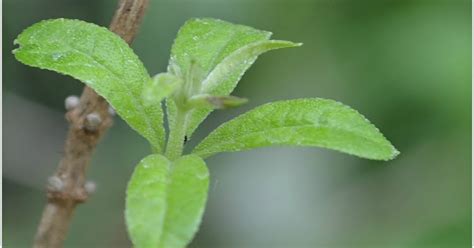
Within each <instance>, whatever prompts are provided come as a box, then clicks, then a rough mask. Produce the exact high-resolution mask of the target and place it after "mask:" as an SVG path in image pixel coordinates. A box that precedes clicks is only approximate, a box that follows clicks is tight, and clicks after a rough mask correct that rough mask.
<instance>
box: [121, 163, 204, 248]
mask: <svg viewBox="0 0 474 248" xmlns="http://www.w3.org/2000/svg"><path fill="white" fill-rule="evenodd" d="M208 186H209V172H208V170H207V167H206V164H205V163H204V161H203V160H202V159H201V158H200V157H198V156H196V155H188V156H184V157H181V158H179V159H178V160H176V161H174V162H171V161H169V160H168V159H167V158H166V157H164V156H162V155H159V154H154V155H150V156H148V157H146V158H144V159H143V160H142V161H141V162H140V163H139V164H138V166H137V167H136V169H135V171H134V173H133V175H132V178H131V179H130V182H129V185H128V189H127V198H126V210H125V217H126V222H127V227H128V232H129V234H130V237H131V239H132V242H133V244H134V246H135V247H136V248H182V247H185V246H186V245H187V244H188V243H189V242H190V241H191V239H192V238H193V236H194V234H195V233H196V231H197V230H198V227H199V224H200V223H201V219H202V214H203V212H204V208H205V204H206V199H207V192H208Z"/></svg>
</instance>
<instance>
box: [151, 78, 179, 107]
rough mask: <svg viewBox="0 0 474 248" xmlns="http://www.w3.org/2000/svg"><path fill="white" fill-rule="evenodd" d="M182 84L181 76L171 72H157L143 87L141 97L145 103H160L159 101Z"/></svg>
mask: <svg viewBox="0 0 474 248" xmlns="http://www.w3.org/2000/svg"><path fill="white" fill-rule="evenodd" d="M181 84H182V80H181V78H179V77H177V76H175V75H173V74H171V73H166V72H165V73H159V74H158V75H156V76H154V77H153V80H151V81H149V83H147V84H146V85H145V87H144V90H143V98H144V100H145V104H146V105H147V106H148V105H152V104H160V102H161V101H162V100H163V99H165V98H166V97H168V96H169V95H171V94H172V93H173V92H174V91H175V90H176V89H178V88H179V87H180V86H181Z"/></svg>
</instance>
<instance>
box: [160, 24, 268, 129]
mask: <svg viewBox="0 0 474 248" xmlns="http://www.w3.org/2000/svg"><path fill="white" fill-rule="evenodd" d="M270 36H271V33H270V32H267V31H261V30H257V29H254V28H251V27H247V26H242V25H236V24H232V23H229V22H225V21H221V20H216V19H210V18H205V19H192V20H189V21H187V22H186V23H185V24H184V25H183V27H181V29H180V31H179V33H178V36H177V38H176V40H175V42H174V44H173V47H172V49H171V59H170V65H169V67H168V71H169V72H171V73H174V74H176V75H178V76H181V77H185V73H186V72H188V71H189V67H190V65H191V61H194V62H195V63H197V64H198V65H199V67H200V68H202V70H203V71H204V73H202V78H200V81H204V80H206V77H207V75H209V74H210V73H211V71H213V69H214V68H221V69H218V70H219V71H222V68H223V67H225V68H226V69H227V70H226V71H225V72H226V75H225V77H224V78H219V79H222V81H220V82H217V83H216V84H215V85H214V87H213V89H212V90H211V91H210V92H202V93H210V94H212V95H228V94H230V93H231V92H232V90H233V89H234V87H235V85H236V84H237V82H238V81H239V80H240V78H241V77H242V75H243V74H244V72H245V71H246V70H247V69H248V68H249V67H250V66H251V65H252V64H253V62H254V61H255V60H256V58H257V56H258V54H259V53H258V54H257V53H248V52H242V54H241V55H239V58H240V59H241V61H234V62H233V64H232V66H221V67H216V66H217V65H218V64H219V63H221V62H223V61H224V60H225V59H226V58H227V57H229V56H230V55H231V54H235V53H236V51H237V50H238V49H241V48H243V47H245V46H246V45H249V44H252V43H255V42H258V41H266V40H268V39H269V38H270ZM234 57H235V56H234ZM211 74H212V73H211ZM219 85H220V86H219ZM167 106H168V111H169V116H170V121H171V123H173V120H172V119H173V118H174V116H175V112H176V105H175V103H174V102H172V101H168V102H167ZM211 111H212V108H200V109H196V110H193V111H192V112H191V113H190V114H189V115H190V117H188V122H187V131H186V134H187V136H188V137H190V136H191V135H192V133H193V132H194V130H195V129H196V128H197V126H198V125H199V124H200V123H201V122H202V121H203V120H204V119H205V118H206V116H207V115H208V114H209V113H210V112H211Z"/></svg>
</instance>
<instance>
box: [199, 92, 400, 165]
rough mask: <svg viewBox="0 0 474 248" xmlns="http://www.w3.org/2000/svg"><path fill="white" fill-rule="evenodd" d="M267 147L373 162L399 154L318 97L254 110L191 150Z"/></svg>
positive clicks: (349, 112)
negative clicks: (341, 154)
mask: <svg viewBox="0 0 474 248" xmlns="http://www.w3.org/2000/svg"><path fill="white" fill-rule="evenodd" d="M272 145H290V146H316V147H322V148H329V149H334V150H337V151H340V152H345V153H348V154H352V155H356V156H359V157H362V158H368V159H376V160H389V159H393V158H394V157H395V156H397V155H398V154H399V152H398V151H397V150H396V149H395V147H393V146H392V145H391V144H390V142H389V141H388V140H387V139H385V137H384V136H383V135H382V134H381V133H380V132H379V130H378V129H377V128H376V127H375V126H374V125H372V124H371V123H370V122H369V121H368V120H367V119H365V118H364V116H362V115H361V114H359V113H358V112H357V111H355V110H353V109H351V108H350V107H348V106H345V105H343V104H341V103H339V102H336V101H332V100H326V99H318V98H315V99H296V100H287V101H279V102H274V103H269V104H265V105H262V106H260V107H257V108H255V109H253V110H251V111H249V112H247V113H244V114H242V115H241V116H239V117H237V118H235V119H233V120H231V121H229V122H226V123H224V124H222V125H221V126H220V127H218V128H217V129H216V130H214V131H213V132H212V133H211V134H210V135H209V136H208V137H207V138H205V139H204V140H203V141H202V142H201V143H200V144H199V145H198V146H197V147H196V148H195V149H194V151H193V152H194V153H196V154H198V155H200V156H202V157H204V158H205V157H208V156H210V155H213V154H216V153H219V152H233V151H242V150H249V149H252V148H257V147H264V146H272Z"/></svg>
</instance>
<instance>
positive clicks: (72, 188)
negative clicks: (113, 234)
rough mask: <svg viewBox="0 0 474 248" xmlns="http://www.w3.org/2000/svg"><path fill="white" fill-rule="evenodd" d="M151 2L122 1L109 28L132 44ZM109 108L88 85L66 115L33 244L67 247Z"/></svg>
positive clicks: (108, 122)
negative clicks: (90, 126)
mask: <svg viewBox="0 0 474 248" xmlns="http://www.w3.org/2000/svg"><path fill="white" fill-rule="evenodd" d="M148 1H149V0H120V1H119V4H118V7H117V10H116V12H115V15H114V17H113V19H112V22H111V24H110V27H109V29H110V30H111V31H113V32H115V33H117V34H118V35H120V37H122V38H123V39H124V40H125V41H126V42H127V43H129V44H130V43H131V42H132V41H133V38H134V37H135V35H136V33H137V31H138V27H139V25H140V23H141V20H142V19H143V15H144V13H145V10H146V8H147V7H148ZM108 107H109V106H108V103H107V102H106V101H105V100H104V99H103V98H102V97H100V96H99V95H97V93H95V92H94V91H93V90H92V89H91V88H89V87H85V88H84V91H83V93H82V95H81V98H80V103H79V106H77V107H75V108H74V109H72V110H70V111H69V112H68V113H67V114H66V119H67V120H68V121H69V122H70V126H69V131H68V135H67V138H66V142H65V145H64V155H63V157H62V158H61V161H60V162H59V166H58V169H57V170H56V172H55V174H54V175H53V176H52V177H50V179H49V180H48V187H47V197H48V203H47V205H46V207H45V209H44V211H43V215H42V217H41V221H40V223H39V225H38V230H37V233H36V236H35V240H34V244H33V247H35V248H59V247H63V243H64V240H65V238H66V234H67V231H68V227H69V224H70V222H71V218H72V216H73V213H74V209H75V207H76V205H77V204H79V203H82V202H84V201H85V200H86V199H87V197H88V192H87V191H86V190H85V188H84V184H85V182H86V176H85V173H86V169H87V167H88V165H89V162H90V160H91V157H92V154H93V152H94V149H95V147H96V145H97V144H98V143H99V140H100V138H102V137H103V136H104V134H105V133H106V131H107V129H108V128H109V127H110V126H111V125H112V117H111V116H110V114H109V113H108ZM91 113H94V114H95V115H98V116H99V117H100V118H99V119H100V120H101V122H100V124H99V125H98V126H97V129H95V130H93V131H91V130H86V128H84V127H85V126H86V125H85V124H86V121H87V116H88V115H90V114H91Z"/></svg>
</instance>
